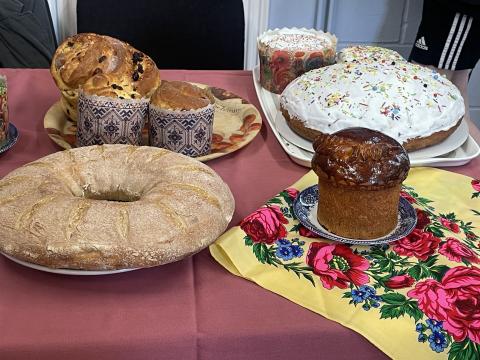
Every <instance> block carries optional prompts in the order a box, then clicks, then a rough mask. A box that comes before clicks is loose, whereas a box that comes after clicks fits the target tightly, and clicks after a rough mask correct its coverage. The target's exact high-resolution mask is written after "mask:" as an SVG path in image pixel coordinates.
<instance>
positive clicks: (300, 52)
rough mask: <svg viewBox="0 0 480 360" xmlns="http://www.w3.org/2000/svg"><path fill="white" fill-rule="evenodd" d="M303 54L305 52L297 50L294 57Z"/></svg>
mask: <svg viewBox="0 0 480 360" xmlns="http://www.w3.org/2000/svg"><path fill="white" fill-rule="evenodd" d="M303 55H305V52H304V51H297V52H296V53H295V57H303Z"/></svg>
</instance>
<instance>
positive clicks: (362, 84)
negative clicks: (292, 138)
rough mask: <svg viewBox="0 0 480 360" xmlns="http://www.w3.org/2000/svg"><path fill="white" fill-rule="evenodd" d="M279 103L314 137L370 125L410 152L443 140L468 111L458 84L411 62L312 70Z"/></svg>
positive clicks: (292, 121)
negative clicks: (456, 85)
mask: <svg viewBox="0 0 480 360" xmlns="http://www.w3.org/2000/svg"><path fill="white" fill-rule="evenodd" d="M280 108H281V111H282V113H283V115H284V117H285V119H286V121H287V123H288V125H289V126H290V127H291V128H292V130H293V131H295V132H296V133H298V134H299V135H301V136H303V137H305V138H307V139H309V140H312V141H313V140H314V139H315V138H316V137H317V136H318V135H320V134H332V133H334V132H337V131H340V130H343V129H345V128H350V127H366V128H369V129H372V130H377V131H380V132H382V133H384V134H386V135H388V136H390V137H392V138H394V139H396V140H397V141H398V142H400V143H401V144H403V146H404V147H405V148H406V149H407V150H408V151H413V150H417V149H421V148H424V147H427V146H431V145H434V144H437V143H439V142H441V141H443V140H444V139H445V138H447V137H448V136H449V135H450V134H451V133H453V131H454V130H455V129H456V127H457V126H458V125H459V124H460V121H461V119H462V117H463V115H464V114H465V105H464V101H463V98H462V96H461V94H460V92H459V90H458V89H457V88H456V87H455V85H453V84H452V83H451V82H450V81H449V80H448V79H446V78H445V77H443V76H442V75H440V74H439V73H437V72H435V71H433V70H431V69H429V68H426V67H422V66H419V65H415V64H410V63H407V62H403V63H395V64H392V63H390V64H381V63H370V64H368V63H365V64H360V63H344V64H335V65H332V66H328V67H324V68H320V69H315V70H312V71H309V72H308V73H305V74H304V75H302V76H301V77H299V78H297V79H295V80H294V81H293V82H291V83H290V84H289V85H288V86H287V87H286V88H285V90H284V91H283V93H282V96H281V98H280Z"/></svg>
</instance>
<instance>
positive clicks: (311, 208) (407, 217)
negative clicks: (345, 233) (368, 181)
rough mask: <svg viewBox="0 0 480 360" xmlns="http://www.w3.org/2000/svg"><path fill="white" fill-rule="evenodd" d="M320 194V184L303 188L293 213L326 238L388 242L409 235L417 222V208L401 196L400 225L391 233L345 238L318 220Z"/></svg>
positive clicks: (363, 242) (346, 240)
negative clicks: (369, 237) (364, 238)
mask: <svg viewBox="0 0 480 360" xmlns="http://www.w3.org/2000/svg"><path fill="white" fill-rule="evenodd" d="M318 196H319V195H318V185H313V186H310V187H308V188H306V189H305V190H303V191H302V192H301V193H300V194H298V196H297V199H296V200H295V202H294V203H293V213H294V214H295V217H296V218H297V219H298V221H300V223H301V224H302V225H303V226H305V227H306V228H307V229H309V230H310V231H312V232H314V233H315V234H317V235H320V236H322V237H324V238H325V239H329V240H333V241H339V242H342V243H346V244H353V245H378V244H386V243H389V242H392V241H396V240H398V239H401V238H403V237H405V236H407V235H408V234H410V233H411V232H412V231H413V229H414V228H415V225H416V224H417V213H416V211H415V209H414V208H413V206H412V205H410V203H409V202H408V201H407V200H405V199H404V198H402V197H400V203H399V204H398V212H399V216H398V225H397V227H396V228H395V229H394V230H393V231H392V232H391V233H389V234H387V235H385V236H382V237H380V238H377V239H369V240H360V239H350V238H344V237H341V236H338V235H335V234H333V233H331V232H330V231H328V230H327V229H325V228H324V227H323V226H322V225H320V224H319V222H318V220H317V206H318Z"/></svg>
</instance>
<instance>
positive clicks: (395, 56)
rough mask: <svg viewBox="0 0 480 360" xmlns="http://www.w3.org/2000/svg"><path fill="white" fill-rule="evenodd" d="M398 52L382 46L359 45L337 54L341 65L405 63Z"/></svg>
mask: <svg viewBox="0 0 480 360" xmlns="http://www.w3.org/2000/svg"><path fill="white" fill-rule="evenodd" d="M405 61H406V60H405V59H404V58H403V57H402V55H400V54H399V53H398V52H396V51H394V50H390V49H387V48H383V47H380V46H367V45H357V46H350V47H347V48H344V49H342V50H340V51H339V52H338V54H337V62H339V63H351V62H357V63H381V64H384V63H389V64H391V63H392V62H393V63H395V62H405Z"/></svg>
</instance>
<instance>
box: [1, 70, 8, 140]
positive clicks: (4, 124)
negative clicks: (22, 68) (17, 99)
mask: <svg viewBox="0 0 480 360" xmlns="http://www.w3.org/2000/svg"><path fill="white" fill-rule="evenodd" d="M7 100H8V98H7V78H6V77H5V76H3V75H0V146H2V145H4V144H5V143H6V142H7V141H8V103H7Z"/></svg>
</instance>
